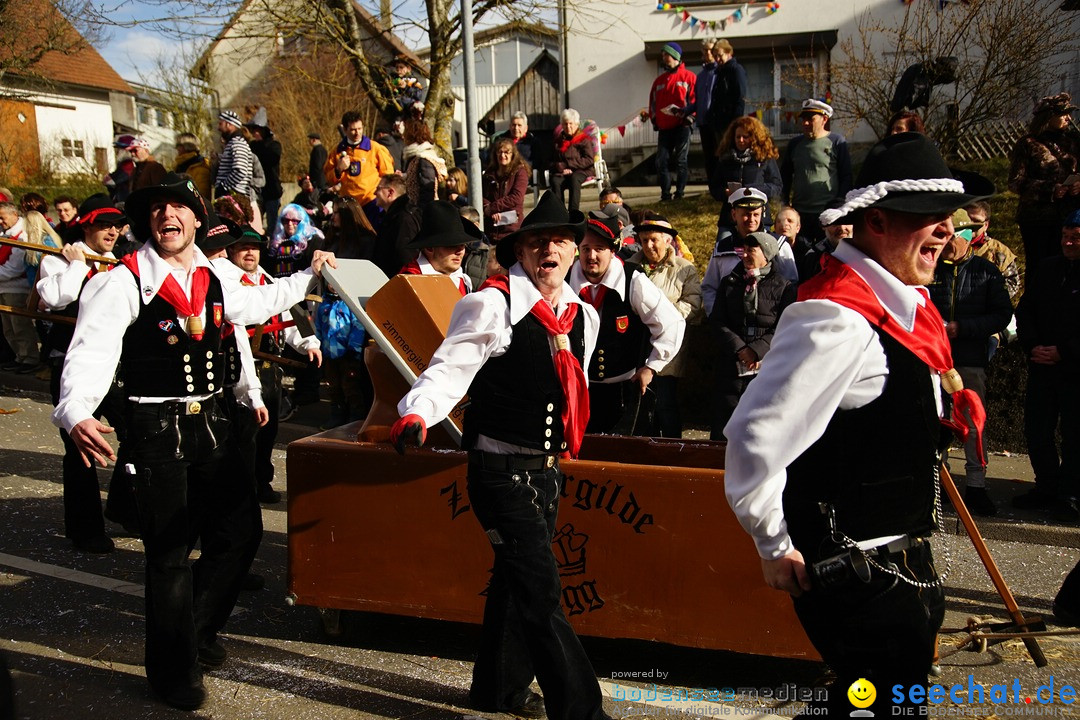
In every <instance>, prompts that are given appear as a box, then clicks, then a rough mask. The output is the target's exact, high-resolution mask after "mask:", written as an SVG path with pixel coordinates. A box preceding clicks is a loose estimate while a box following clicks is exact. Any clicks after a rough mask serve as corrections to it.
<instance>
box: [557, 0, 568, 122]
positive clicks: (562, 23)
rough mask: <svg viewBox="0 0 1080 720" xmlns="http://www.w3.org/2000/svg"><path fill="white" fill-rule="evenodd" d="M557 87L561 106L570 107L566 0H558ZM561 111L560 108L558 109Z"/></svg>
mask: <svg viewBox="0 0 1080 720" xmlns="http://www.w3.org/2000/svg"><path fill="white" fill-rule="evenodd" d="M558 9H559V84H560V85H561V86H562V87H561V88H559V89H560V90H561V91H562V92H561V93H560V95H561V96H562V107H563V108H568V107H570V61H569V59H568V58H567V57H566V53H567V46H568V45H569V43H568V42H567V38H566V32H567V30H566V0H559V8H558ZM560 112H561V109H560Z"/></svg>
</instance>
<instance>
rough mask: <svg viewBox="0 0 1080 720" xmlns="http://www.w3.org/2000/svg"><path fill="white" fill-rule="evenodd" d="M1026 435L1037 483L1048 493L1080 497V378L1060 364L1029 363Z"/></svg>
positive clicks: (1026, 395) (1025, 400) (1025, 402)
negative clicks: (1063, 370) (1059, 445)
mask: <svg viewBox="0 0 1080 720" xmlns="http://www.w3.org/2000/svg"><path fill="white" fill-rule="evenodd" d="M1059 365H1060V364H1059ZM1059 426H1060V430H1061V452H1060V454H1059V453H1058V442H1057V432H1058V429H1059ZM1024 435H1025V437H1026V439H1027V445H1028V458H1029V459H1030V461H1031V469H1032V470H1034V471H1035V486H1036V487H1037V488H1039V489H1040V490H1042V491H1044V492H1046V493H1047V494H1048V495H1055V496H1059V497H1077V496H1080V378H1076V377H1075V376H1070V375H1069V374H1067V373H1065V372H1062V369H1061V367H1060V366H1050V365H1037V364H1036V363H1032V362H1029V363H1028V381H1027V392H1026V394H1025V396H1024Z"/></svg>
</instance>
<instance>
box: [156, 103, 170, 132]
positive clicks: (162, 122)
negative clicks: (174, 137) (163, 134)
mask: <svg viewBox="0 0 1080 720" xmlns="http://www.w3.org/2000/svg"><path fill="white" fill-rule="evenodd" d="M154 114H155V115H157V125H158V127H163V128H167V127H169V114H168V113H166V112H165V111H164V110H162V109H161V108H158V109H157V110H155V111H154Z"/></svg>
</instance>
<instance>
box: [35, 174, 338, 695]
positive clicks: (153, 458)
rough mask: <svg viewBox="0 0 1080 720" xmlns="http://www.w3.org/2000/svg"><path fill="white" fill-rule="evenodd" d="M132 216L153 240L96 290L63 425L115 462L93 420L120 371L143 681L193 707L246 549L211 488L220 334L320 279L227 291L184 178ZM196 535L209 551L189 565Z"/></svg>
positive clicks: (85, 317) (70, 368) (259, 318)
mask: <svg viewBox="0 0 1080 720" xmlns="http://www.w3.org/2000/svg"><path fill="white" fill-rule="evenodd" d="M126 211H127V214H128V216H129V217H130V218H131V222H132V227H133V229H134V231H135V234H136V236H137V237H140V238H143V239H145V240H146V243H145V244H144V245H143V247H142V248H141V249H140V250H139V251H138V252H136V253H134V254H132V255H129V256H128V257H126V258H125V259H124V260H123V261H122V266H118V267H117V268H115V269H114V270H112V271H111V272H108V273H101V274H98V275H97V276H95V277H93V278H91V280H90V281H89V282H88V283H87V285H86V288H85V290H84V291H83V297H82V300H81V303H80V309H81V312H80V313H79V317H78V322H77V324H76V326H75V333H74V336H73V338H72V340H71V345H70V347H69V349H68V356H67V362H66V363H65V365H64V373H63V376H62V378H61V381H60V402H59V403H58V405H57V407H56V410H55V411H54V412H53V422H54V423H55V424H56V425H58V426H60V427H63V428H64V430H65V431H67V432H68V433H69V434H70V435H71V439H72V441H73V442H74V443H75V446H76V447H77V448H78V449H79V452H80V454H81V456H82V459H83V462H84V463H85V464H87V465H89V464H90V463H91V462H97V463H99V464H101V465H102V466H105V465H106V464H107V462H108V460H110V459H112V460H115V455H114V454H113V452H112V449H111V448H110V446H109V444H108V443H107V442H106V441H105V438H104V437H103V435H104V434H107V433H109V432H111V431H112V428H110V427H108V426H106V425H103V424H102V423H100V422H99V421H98V420H96V419H95V418H94V411H95V409H96V408H97V407H98V405H99V404H100V403H101V400H102V398H103V397H104V396H105V394H106V393H107V391H108V389H109V385H110V382H111V379H112V377H113V375H114V373H115V372H116V369H117V364H118V363H119V367H120V371H119V379H120V380H121V381H122V382H123V386H124V393H125V395H126V398H127V399H126V402H125V405H124V411H123V416H124V421H125V423H124V424H125V428H126V435H125V437H124V438H123V442H124V447H125V453H126V454H125V459H126V460H127V463H126V464H125V470H126V471H127V473H128V474H129V475H131V476H132V480H133V482H134V485H135V495H136V498H137V501H138V509H139V523H140V526H141V531H142V538H143V548H144V550H145V553H146V573H145V598H146V677H147V680H149V682H150V686H151V688H152V689H153V690H154V692H156V693H157V694H158V695H159V696H160V697H161V698H162V699H163V700H164V701H165V702H166V703H167V704H169V705H172V706H174V707H177V708H181V709H185V710H193V709H196V708H198V707H200V706H201V705H202V703H203V702H204V701H205V699H206V690H205V688H204V686H203V683H202V676H201V673H200V670H199V656H200V651H201V650H203V649H204V648H206V647H208V644H209V643H210V642H212V641H213V639H214V637H215V636H216V633H217V631H218V630H219V629H220V627H219V626H217V625H216V623H217V622H224V619H225V618H227V617H228V613H229V611H231V609H232V605H233V603H235V590H236V583H235V577H236V574H237V568H236V567H234V566H232V564H231V563H230V562H228V561H226V560H224V558H226V557H227V555H228V551H229V549H230V548H231V547H232V546H233V545H235V544H236V543H240V542H243V541H244V538H243V537H236V536H235V532H237V530H236V529H234V528H232V527H230V525H229V524H228V519H227V515H228V512H229V510H230V508H229V505H228V497H227V496H228V494H229V493H230V492H231V491H232V490H233V488H232V487H231V486H223V485H222V484H220V483H216V482H214V480H215V476H216V472H215V471H216V468H217V464H218V461H219V460H220V458H221V456H222V453H223V443H224V442H225V440H226V439H227V438H228V432H229V427H228V421H227V419H226V418H225V417H224V416H223V413H222V412H221V409H220V403H221V387H222V382H223V379H224V377H225V367H224V356H223V352H222V324H223V323H224V322H226V321H228V322H231V323H235V324H237V325H246V324H249V323H250V324H254V323H261V322H263V321H264V320H265V319H266V318H267V317H269V316H270V315H272V314H274V313H276V312H281V311H283V310H284V309H285V308H287V307H289V306H291V305H292V304H294V303H296V302H298V301H299V300H301V299H302V298H303V296H304V295H305V294H306V292H307V288H308V286H309V285H310V284H311V282H312V280H313V277H312V273H311V272H307V271H305V272H304V273H298V274H297V275H295V276H293V277H291V278H288V279H285V280H281V281H279V282H277V283H275V284H274V285H269V286H267V287H266V288H246V289H245V288H234V287H232V286H231V285H230V284H228V283H226V282H222V280H221V279H220V278H219V276H218V274H217V272H216V271H215V270H213V269H212V267H211V265H210V263H209V262H208V261H207V260H206V256H205V255H204V254H203V252H202V251H201V250H199V249H198V248H197V247H196V245H195V241H196V239H199V240H200V241H201V240H203V239H205V237H206V233H207V225H208V216H207V211H206V206H205V204H204V201H203V198H202V197H201V196H200V195H199V194H198V192H197V191H196V189H195V186H194V184H193V183H192V182H191V181H190V180H186V179H184V178H181V177H180V176H177V175H174V174H169V175H167V176H166V178H165V182H164V183H163V184H162V185H159V186H155V187H150V188H145V189H143V190H139V191H136V192H134V193H132V194H131V196H130V197H129V198H128V201H127V205H126ZM324 262H331V263H332V262H333V255H330V254H328V253H318V252H316V253H315V257H314V258H313V260H312V271H313V272H318V271H319V270H320V269H321V268H322V265H323V263H324ZM247 531H248V529H247V528H240V529H239V532H241V533H246V532H247ZM196 536H198V537H201V538H203V547H202V554H201V556H200V558H199V560H198V561H196V562H195V563H194V564H193V565H189V564H188V555H189V549H190V548H189V543H190V542H191V540H192V538H194V537H196ZM207 538H212V541H207Z"/></svg>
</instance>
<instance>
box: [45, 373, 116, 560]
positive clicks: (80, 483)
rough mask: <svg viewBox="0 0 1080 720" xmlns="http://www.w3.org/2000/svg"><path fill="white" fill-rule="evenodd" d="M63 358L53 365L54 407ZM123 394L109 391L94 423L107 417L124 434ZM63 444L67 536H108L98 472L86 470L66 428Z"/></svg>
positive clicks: (58, 393) (83, 537)
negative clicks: (106, 534) (102, 509)
mask: <svg viewBox="0 0 1080 720" xmlns="http://www.w3.org/2000/svg"><path fill="white" fill-rule="evenodd" d="M63 368H64V360H63V358H55V359H54V360H53V361H52V362H51V369H52V372H51V374H50V377H49V391H50V393H51V394H52V403H53V407H56V405H57V403H59V402H60V376H61V374H62V373H63ZM125 402H126V400H125V399H124V396H123V392H122V391H121V390H120V388H118V387H117V386H116V385H115V384H113V385H112V387H110V388H109V394H108V395H106V396H105V398H104V399H103V400H102V401H101V404H100V405H98V407H97V408H96V409H95V410H94V419H96V420H100V419H101V418H102V416H104V417H105V418H106V419H107V420H108V421H109V423H110V424H112V425H113V426H114V427H116V429H117V433H118V434H120V435H122V434H123V422H124V418H123V409H124V403H125ZM60 440H61V442H63V443H64V460H63V473H64V478H63V479H64V535H65V536H66V537H69V538H71V539H72V540H86V539H89V538H95V537H102V536H104V535H105V519H104V518H103V516H102V513H101V487H100V486H99V485H98V476H97V468H96V466H94V465H91V466H90V467H87V466H86V463H84V462H83V460H82V456H81V455H80V454H79V448H78V447H76V446H75V443H74V441H72V439H71V436H70V435H68V434H67V431H66V430H64V429H63V428H61V429H60ZM122 474H123V466H122V465H121V464H120V462H119V461H118V462H117V463H116V465H115V468H114V472H113V476H114V477H115V476H116V475H122Z"/></svg>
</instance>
